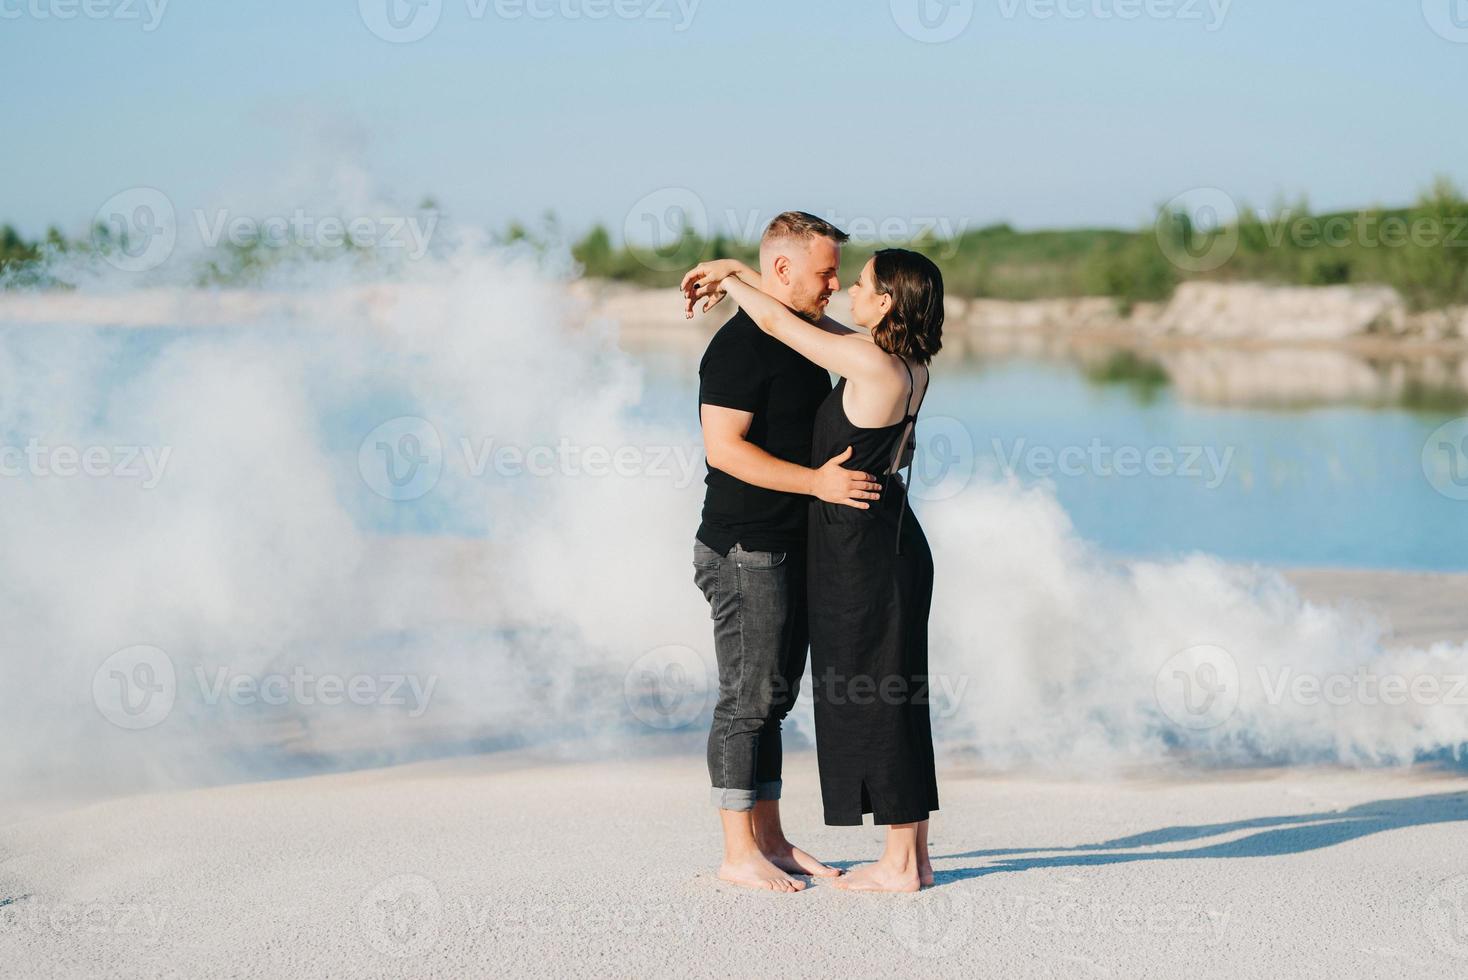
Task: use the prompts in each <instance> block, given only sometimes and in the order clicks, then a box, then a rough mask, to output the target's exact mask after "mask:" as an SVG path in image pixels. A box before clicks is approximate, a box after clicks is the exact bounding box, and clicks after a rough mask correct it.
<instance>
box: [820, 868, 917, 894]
mask: <svg viewBox="0 0 1468 980" xmlns="http://www.w3.org/2000/svg"><path fill="white" fill-rule="evenodd" d="M831 884H832V885H834V886H835V887H837V888H844V889H846V890H847V891H852V892H915V891H917V890H918V889H919V888H921V887H922V881H921V880H920V879H919V878H918V870H917V867H916V865H913V866H910V867H907V868H905V869H901V870H899V869H897V868H893V867H890V866H888V865H885V864H883V863H882V862H880V861H878V862H877V863H875V864H864V865H862V866H861V867H859V868H857V869H856V870H855V871H848V872H846V874H844V875H842V876H841V877H840V878H837V879H836V880H835V881H833V882H831Z"/></svg>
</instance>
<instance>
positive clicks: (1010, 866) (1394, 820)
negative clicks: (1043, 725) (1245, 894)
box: [934, 792, 1468, 885]
mask: <svg viewBox="0 0 1468 980" xmlns="http://www.w3.org/2000/svg"><path fill="white" fill-rule="evenodd" d="M1459 820H1468V793H1462V792H1460V793H1439V794H1436V795H1433V796H1416V797H1411V798H1409V799H1400V800H1378V801H1376V802H1374V803H1362V804H1360V805H1359V806H1353V807H1351V808H1350V809H1348V810H1336V811H1331V812H1321V813H1301V814H1296V815H1294V816H1285V817H1258V818H1256V819H1253V820H1235V821H1232V822H1230V823H1215V824H1201V825H1198V826H1193V827H1164V828H1162V829H1160V830H1153V831H1148V832H1147V833H1144V834H1136V835H1134V836H1131V837H1118V838H1116V839H1115V840H1109V841H1104V842H1102V843H1100V844H1082V845H1080V846H1079V847H1049V848H1041V847H1036V848H1008V849H1002V850H992V851H965V852H963V853H961V854H947V855H943V856H942V858H940V859H941V860H946V859H952V858H1000V859H1002V860H996V861H994V862H992V863H989V864H984V865H979V866H976V867H972V868H957V869H953V870H949V871H938V872H936V873H935V875H934V878H935V879H936V881H935V883H936V884H939V885H943V884H949V883H952V882H955V881H962V880H964V879H965V878H978V877H982V876H984V875H991V874H1002V873H1004V872H1006V871H1029V870H1030V869H1032V868H1066V867H1095V866H1097V865H1106V864H1126V863H1129V862H1133V861H1180V860H1190V859H1199V858H1249V857H1274V856H1277V855H1281V854H1299V853H1302V852H1304V851H1315V850H1319V849H1321V848H1323V847H1333V846H1335V845H1336V844H1343V843H1345V842H1346V841H1351V840H1356V839H1357V838H1360V837H1366V836H1369V835H1371V834H1379V833H1383V832H1385V831H1388V830H1400V829H1402V828H1403V827H1422V826H1426V825H1428V824H1436V823H1452V822H1454V821H1459ZM1240 831H1257V833H1250V834H1247V835H1246V836H1243V837H1239V838H1237V839H1235V840H1228V841H1222V842H1218V843H1213V844H1207V845H1204V846H1199V847H1189V848H1184V849H1182V850H1172V851H1164V852H1162V853H1143V854H1138V853H1105V852H1115V851H1130V850H1132V849H1135V848H1139V847H1156V846H1159V845H1164V844H1180V843H1185V842H1188V841H1201V840H1204V839H1205V838H1209V837H1221V836H1224V835H1226V834H1236V833H1239V832H1240ZM1018 855H1045V856H1043V857H1040V856H1035V857H1019V856H1018Z"/></svg>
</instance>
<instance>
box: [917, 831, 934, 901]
mask: <svg viewBox="0 0 1468 980" xmlns="http://www.w3.org/2000/svg"><path fill="white" fill-rule="evenodd" d="M930 822H931V821H928V820H924V821H923V822H922V823H920V824H918V832H917V866H918V880H919V881H920V882H922V884H923V887H927V886H929V885H931V884H932V883H933V858H932V856H931V855H929V854H928V824H929V823H930Z"/></svg>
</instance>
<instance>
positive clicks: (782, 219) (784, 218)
mask: <svg viewBox="0 0 1468 980" xmlns="http://www.w3.org/2000/svg"><path fill="white" fill-rule="evenodd" d="M817 238H829V239H831V240H832V241H834V242H835V243H836V244H837V245H840V244H842V243H843V242H846V241H848V240H850V238H851V236H850V235H848V234H846V232H844V231H842V230H841V229H840V228H837V227H836V226H835V225H833V224H831V222H829V221H827V220H826V219H825V218H818V217H816V216H815V215H813V214H808V213H807V212H805V211H786V212H785V213H784V214H778V215H776V216H775V220H774V221H771V222H770V225H769V227H768V228H766V229H765V233H764V237H762V238H761V239H760V245H761V246H765V245H769V244H770V243H772V242H787V241H788V242H798V243H800V244H802V245H808V244H809V243H810V242H811V241H812V240H814V239H817Z"/></svg>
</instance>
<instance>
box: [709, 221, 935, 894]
mask: <svg viewBox="0 0 1468 980" xmlns="http://www.w3.org/2000/svg"><path fill="white" fill-rule="evenodd" d="M684 292H685V294H686V295H687V296H688V299H689V309H690V311H691V309H692V303H693V301H695V300H696V299H698V298H705V305H704V309H705V310H708V309H710V308H711V307H712V306H713V305H714V304H715V303H717V302H718V301H719V299H721V298H722V297H723V296H724V295H725V294H727V295H729V296H732V297H733V298H734V300H735V302H737V303H738V304H739V305H740V306H741V307H743V309H744V311H745V312H746V313H747V314H749V316H750V317H751V318H752V319H753V320H754V321H755V323H757V324H758V325H759V327H760V329H761V330H763V331H765V332H766V333H768V334H770V335H771V336H773V337H774V338H776V339H777V340H779V341H781V342H782V343H785V344H787V345H788V346H790V347H791V348H793V349H794V350H795V351H797V352H798V353H800V354H801V355H802V356H804V357H805V358H807V359H808V360H810V361H813V362H815V363H816V364H819V365H820V366H821V367H824V368H826V369H827V370H829V371H832V372H834V373H836V374H838V375H840V376H841V381H840V382H839V383H838V384H837V385H836V387H835V389H834V390H833V391H832V392H831V394H830V397H828V398H827V399H826V401H825V403H824V404H823V405H822V406H821V408H820V411H819V412H818V413H817V415H816V424H815V436H814V446H813V456H812V465H816V466H819V465H820V464H821V463H822V462H824V461H825V460H827V459H830V458H831V457H832V456H835V455H839V454H840V453H842V452H844V451H845V450H846V448H847V447H848V446H849V447H851V448H852V450H853V452H852V455H851V458H850V459H848V460H847V461H846V462H845V463H844V464H843V465H845V466H846V467H847V468H848V469H853V470H865V471H868V472H872V473H879V474H882V484H883V492H882V493H881V495H880V498H879V499H878V500H876V501H874V502H873V504H872V506H871V507H870V508H869V509H857V508H852V507H843V506H837V505H834V504H828V503H825V502H822V501H819V500H816V501H812V503H811V505H810V506H811V515H810V559H809V561H810V565H809V567H810V579H809V581H810V586H809V589H810V592H809V594H810V632H811V667H812V670H811V673H812V677H813V679H814V688H815V716H816V748H817V753H818V758H819V765H820V773H821V797H822V800H823V801H824V805H825V815H826V823H827V824H830V825H833V826H845V825H851V826H860V825H861V823H862V818H863V816H864V814H867V813H871V814H872V815H873V819H874V821H875V822H876V823H878V824H886V825H888V831H887V842H886V847H885V850H884V852H883V854H882V857H881V858H880V859H879V860H878V861H877V862H876V863H875V864H870V865H866V866H864V867H861V868H858V869H857V870H855V871H852V872H850V873H848V874H846V875H845V876H843V877H841V878H838V879H835V880H834V881H833V884H835V885H836V886H837V887H842V888H847V889H851V890H856V891H917V890H918V888H919V887H921V886H922V885H925V884H927V885H930V884H932V880H933V879H932V875H933V871H932V864H931V862H930V860H929V856H928V815H929V813H930V812H931V811H933V810H936V809H937V808H938V789H937V777H936V775H935V772H934V765H933V736H932V726H931V723H930V720H929V716H928V609H929V607H930V605H931V604H932V596H933V558H932V553H931V552H930V551H929V549H928V542H927V539H926V538H925V537H924V535H923V531H922V528H921V527H920V526H919V525H918V522H917V519H916V518H915V517H914V516H913V515H911V514H908V513H907V510H908V502H907V489H906V485H905V484H904V483H903V481H902V478H901V477H900V476H899V475H898V472H897V471H898V469H899V468H900V467H901V466H902V465H905V464H909V463H910V462H911V455H912V448H911V443H912V432H913V425H914V423H915V421H916V418H917V411H918V408H919V407H920V406H921V404H922V400H923V397H924V395H926V393H927V387H928V363H929V362H930V361H931V360H932V358H933V355H935V354H937V353H938V350H939V348H940V347H941V346H942V332H943V277H942V274H941V273H940V272H939V271H938V267H937V266H936V265H934V264H933V263H932V262H931V261H930V260H929V259H927V258H926V257H925V256H922V255H919V254H917V253H916V252H910V251H906V250H903V249H884V250H882V251H879V252H878V253H877V254H876V255H875V256H874V257H873V258H872V260H871V261H869V262H868V263H867V264H866V267H865V268H863V269H862V271H861V275H860V276H859V277H858V278H857V280H856V282H855V283H853V284H852V286H851V289H850V290H849V293H850V296H851V315H852V319H853V320H854V321H855V323H856V325H857V326H858V327H861V328H863V329H862V330H852V329H849V328H847V327H844V326H842V325H841V324H838V323H836V322H834V321H833V320H831V319H830V318H829V317H827V318H824V319H823V320H822V321H821V322H820V323H819V324H812V323H810V322H808V321H806V320H803V319H801V318H800V317H799V316H797V315H796V314H794V313H792V312H791V311H790V310H788V309H787V308H786V307H785V306H784V305H783V304H781V303H779V302H778V301H776V300H774V299H772V298H770V297H769V296H766V295H765V294H764V293H763V292H761V291H760V279H759V274H758V273H756V272H755V271H754V270H752V269H750V268H749V267H748V266H745V265H743V264H742V263H739V262H734V261H729V260H721V261H715V262H706V263H703V264H701V265H699V266H697V267H695V268H694V269H693V270H692V271H691V272H689V273H688V275H687V276H686V277H685V278H684Z"/></svg>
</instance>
